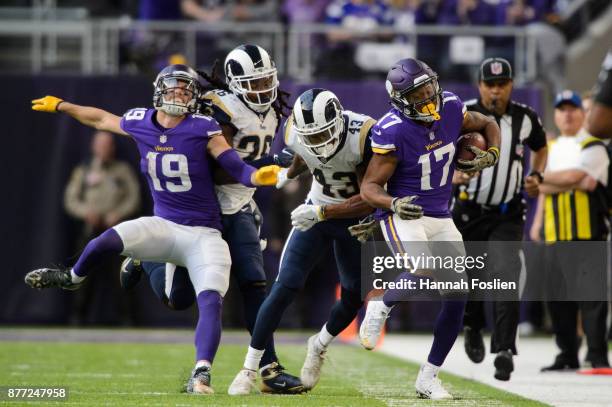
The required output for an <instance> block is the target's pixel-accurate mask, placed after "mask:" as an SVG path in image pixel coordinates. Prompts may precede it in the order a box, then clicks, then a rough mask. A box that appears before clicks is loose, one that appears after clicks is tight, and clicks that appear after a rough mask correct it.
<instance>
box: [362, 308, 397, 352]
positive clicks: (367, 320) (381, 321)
mask: <svg viewBox="0 0 612 407" xmlns="http://www.w3.org/2000/svg"><path fill="white" fill-rule="evenodd" d="M392 309H393V307H387V306H386V305H385V303H384V302H383V300H382V296H380V297H372V299H370V301H368V308H367V309H366V314H365V317H364V318H363V321H362V322H361V326H360V327H359V341H360V342H361V346H363V347H364V348H366V349H367V350H372V349H374V348H375V347H376V344H377V343H378V340H379V339H380V333H381V332H382V330H383V328H384V326H385V321H386V320H387V318H389V313H390V312H391V310H392Z"/></svg>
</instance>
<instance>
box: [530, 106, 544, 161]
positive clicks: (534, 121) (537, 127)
mask: <svg viewBox="0 0 612 407" xmlns="http://www.w3.org/2000/svg"><path fill="white" fill-rule="evenodd" d="M526 115H527V119H528V120H531V133H529V136H527V138H526V139H525V144H527V146H528V147H529V148H530V149H531V151H538V150H539V149H541V148H542V147H546V130H544V126H543V125H542V120H540V117H539V116H538V114H537V113H536V112H534V111H533V110H531V109H527V112H526Z"/></svg>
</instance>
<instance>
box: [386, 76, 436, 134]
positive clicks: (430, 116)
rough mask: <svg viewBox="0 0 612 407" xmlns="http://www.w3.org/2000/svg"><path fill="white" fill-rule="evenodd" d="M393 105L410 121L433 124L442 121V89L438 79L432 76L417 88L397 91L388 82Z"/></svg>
mask: <svg viewBox="0 0 612 407" xmlns="http://www.w3.org/2000/svg"><path fill="white" fill-rule="evenodd" d="M387 90H388V91H389V94H390V96H391V103H392V104H393V106H394V107H395V108H397V109H398V110H399V111H401V112H402V113H403V115H404V116H406V117H407V118H409V119H412V120H417V121H422V122H426V123H431V122H433V121H437V120H440V109H441V107H442V99H441V95H442V89H440V85H439V84H438V77H437V76H432V77H429V78H428V79H426V80H425V81H423V82H421V83H418V84H417V85H416V86H413V87H412V88H409V89H407V90H404V91H397V90H395V89H393V88H392V86H391V83H389V82H387Z"/></svg>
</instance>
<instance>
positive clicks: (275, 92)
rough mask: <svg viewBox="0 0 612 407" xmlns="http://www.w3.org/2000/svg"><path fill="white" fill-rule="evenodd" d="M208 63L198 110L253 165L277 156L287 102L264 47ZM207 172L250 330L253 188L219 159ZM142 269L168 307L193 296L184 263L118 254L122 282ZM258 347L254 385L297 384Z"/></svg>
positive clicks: (258, 262) (297, 389) (259, 259)
mask: <svg viewBox="0 0 612 407" xmlns="http://www.w3.org/2000/svg"><path fill="white" fill-rule="evenodd" d="M216 67H217V64H215V66H213V69H212V73H211V74H208V73H206V72H198V73H199V74H200V75H201V76H202V77H203V79H204V80H205V81H207V82H208V84H205V83H203V84H202V85H203V88H204V91H205V93H204V99H203V101H202V102H203V105H204V108H205V109H206V110H207V111H206V114H209V115H211V116H212V117H214V118H215V120H216V121H217V122H218V123H219V125H220V127H221V129H222V131H223V135H224V136H225V138H226V140H227V142H228V144H229V145H230V146H232V147H233V148H234V149H235V151H236V152H237V153H238V155H239V156H240V158H242V159H243V160H244V161H245V162H248V163H249V164H251V165H252V166H254V167H256V168H259V167H261V166H265V165H267V164H268V163H272V162H277V163H279V164H282V163H281V162H279V160H278V159H277V157H278V156H270V155H268V152H269V150H270V146H271V144H272V140H273V138H274V134H275V133H276V131H277V129H278V126H279V123H280V120H281V116H282V111H283V108H284V107H286V108H289V106H287V105H285V104H284V101H283V98H282V96H283V93H282V92H280V91H279V89H278V86H279V83H278V79H277V72H276V66H275V64H274V61H273V60H272V58H271V57H270V55H269V54H268V52H267V51H266V50H264V49H263V48H261V47H259V46H257V45H250V44H246V45H240V46H238V47H236V48H235V49H233V50H232V51H230V52H229V54H228V55H227V57H226V58H225V62H224V69H225V79H226V81H225V82H224V81H223V80H222V79H220V78H219V77H218V75H217V72H216V71H217V69H216ZM206 90H208V91H207V92H206ZM279 94H280V95H279ZM279 96H280V97H279ZM275 157H276V158H275ZM288 164H289V163H287V165H288ZM214 174H215V191H216V194H217V199H218V201H219V204H220V206H221V213H222V217H221V220H222V223H223V239H224V240H225V241H226V242H227V243H228V245H229V249H230V254H231V258H232V272H231V275H232V276H234V277H235V278H236V279H237V282H238V286H239V288H240V291H241V293H242V297H243V304H244V315H245V320H246V321H245V322H246V326H247V329H248V330H249V332H252V330H253V327H254V325H255V319H256V317H257V312H258V311H259V308H260V307H261V305H262V303H263V301H264V299H265V298H266V274H265V271H264V266H263V255H262V248H261V246H260V239H259V225H258V223H259V220H257V219H256V218H257V217H259V216H260V215H258V209H257V205H256V204H255V201H254V200H253V194H254V193H255V188H247V187H244V186H242V185H240V184H239V183H238V182H237V181H236V180H235V179H233V178H231V177H230V176H229V175H227V173H226V172H225V171H223V170H222V169H221V168H220V167H217V168H216V171H215V173H214ZM259 219H260V218H259ZM142 271H144V272H146V274H147V275H148V276H149V279H150V282H151V286H152V287H153V290H154V291H155V292H156V294H157V295H158V296H159V297H160V298H161V299H162V301H163V302H164V303H165V304H167V305H168V306H170V307H171V308H173V309H185V308H188V307H189V306H191V304H192V303H193V302H194V299H195V296H194V294H193V289H192V287H191V284H190V282H189V280H188V273H187V270H185V269H184V268H181V267H179V268H176V267H175V266H174V265H172V264H161V263H144V264H143V265H142V268H140V267H134V263H133V262H132V261H131V260H126V262H124V266H123V267H122V273H121V277H122V282H123V284H122V285H123V286H124V288H130V287H132V286H134V285H135V283H136V282H137V281H138V280H139V276H140V274H141V273H142ZM265 349H266V352H265V354H264V356H263V358H262V359H261V363H260V365H259V368H260V373H261V376H262V379H263V384H262V390H263V391H265V392H274V393H301V392H303V391H304V388H303V386H302V383H301V382H300V380H299V378H297V377H295V376H292V375H289V374H288V373H286V372H284V368H283V367H282V366H281V365H280V364H278V359H277V357H276V352H275V349H274V341H273V340H271V341H269V342H268V343H267V344H266V348H265Z"/></svg>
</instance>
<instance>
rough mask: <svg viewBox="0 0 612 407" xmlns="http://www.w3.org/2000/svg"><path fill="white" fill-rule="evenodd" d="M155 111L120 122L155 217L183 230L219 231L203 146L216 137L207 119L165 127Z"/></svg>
mask: <svg viewBox="0 0 612 407" xmlns="http://www.w3.org/2000/svg"><path fill="white" fill-rule="evenodd" d="M156 112H157V111H156V110H155V109H145V108H138V109H132V110H129V111H128V112H127V113H125V115H123V118H122V119H121V128H122V129H123V131H125V132H126V133H128V134H129V135H130V136H132V138H133V139H134V141H136V145H137V147H138V151H139V152H140V170H141V171H142V173H143V174H144V175H145V177H146V178H147V181H148V183H149V190H150V191H151V195H152V196H153V203H154V208H153V213H154V214H155V216H159V217H160V218H163V219H167V220H169V221H172V222H174V223H178V224H180V225H187V226H206V227H211V228H215V229H218V230H221V210H220V208H219V203H218V201H217V196H216V195H215V188H214V183H213V180H212V174H211V170H210V160H211V158H210V156H209V155H208V154H207V152H206V145H207V144H208V141H209V140H210V137H212V136H214V135H216V134H219V133H221V129H220V127H219V125H218V124H217V122H216V121H215V120H214V119H212V118H211V117H208V116H203V115H199V114H190V115H187V116H186V117H185V118H184V119H183V121H181V122H180V123H179V124H178V126H176V127H174V128H171V129H166V128H163V127H161V126H160V125H159V124H158V123H157V121H156V120H155V114H156Z"/></svg>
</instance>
